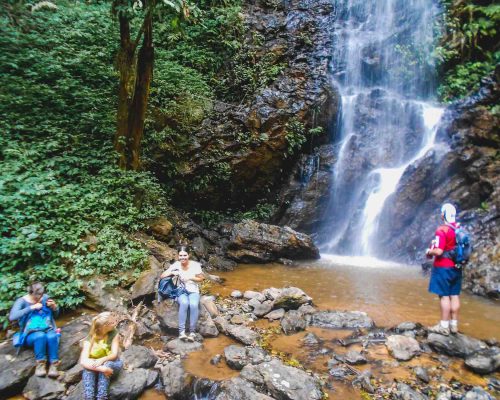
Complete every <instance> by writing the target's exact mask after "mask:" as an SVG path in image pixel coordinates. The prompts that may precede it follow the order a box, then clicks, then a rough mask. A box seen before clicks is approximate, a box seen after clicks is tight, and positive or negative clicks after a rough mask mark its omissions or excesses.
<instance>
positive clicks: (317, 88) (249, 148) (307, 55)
mask: <svg viewBox="0 0 500 400" xmlns="http://www.w3.org/2000/svg"><path fill="white" fill-rule="evenodd" d="M333 19H334V9H333V2H332V1H330V0H316V1H308V0H290V1H287V2H275V1H264V0H261V1H259V0H249V1H247V2H245V12H244V23H245V25H246V28H247V32H249V37H248V41H249V43H251V45H252V46H254V47H255V51H256V54H257V56H256V57H265V56H267V57H271V58H273V59H274V60H276V62H277V63H278V64H279V65H281V66H283V67H284V70H283V72H282V73H281V74H280V75H279V76H278V77H277V78H276V79H275V80H274V82H273V83H272V84H271V85H270V86H269V87H266V88H264V89H263V90H262V91H260V92H259V93H258V94H257V95H256V97H255V98H253V99H251V100H249V101H246V100H245V99H243V101H242V104H240V105H234V104H226V103H216V104H215V105H214V113H213V116H212V117H210V118H209V119H207V120H205V121H204V122H203V124H202V128H201V129H200V130H199V131H198V132H197V133H196V134H195V139H194V145H193V146H192V148H191V150H190V151H189V154H188V155H187V157H186V160H188V162H186V168H185V170H184V171H183V173H182V174H183V178H184V180H185V181H186V182H195V181H197V180H200V179H202V180H203V186H204V187H203V190H200V191H198V194H197V196H195V198H193V197H194V196H189V197H188V199H187V200H186V197H187V196H185V193H182V192H180V193H179V195H178V198H177V202H182V203H183V204H184V205H186V202H188V203H191V205H194V206H198V207H200V208H213V209H225V208H227V207H241V206H247V207H248V206H253V205H254V204H255V202H256V201H257V199H259V198H262V197H264V196H265V195H267V194H268V193H269V191H270V190H273V189H275V188H276V187H277V185H278V184H279V183H281V182H282V181H283V179H284V178H285V177H286V176H288V173H287V170H288V169H289V168H291V166H292V165H293V163H294V162H295V158H294V157H293V156H291V155H290V152H289V150H290V146H291V144H290V140H287V135H289V134H290V132H291V130H292V129H291V128H290V124H291V123H292V122H295V123H298V124H300V126H302V127H304V129H305V132H306V136H307V130H308V129H309V128H312V127H314V126H324V127H327V126H328V125H329V122H330V120H331V118H332V116H334V115H335V114H336V104H337V96H336V94H335V92H334V91H333V89H332V88H331V86H330V84H329V81H328V79H327V66H328V61H329V58H330V51H331V47H332V46H331V43H330V42H331V29H330V27H331V26H332V23H333ZM250 33H251V34H250ZM256 35H258V37H259V40H258V41H256V40H255V36H256ZM317 116H321V117H317ZM289 139H290V137H289Z"/></svg>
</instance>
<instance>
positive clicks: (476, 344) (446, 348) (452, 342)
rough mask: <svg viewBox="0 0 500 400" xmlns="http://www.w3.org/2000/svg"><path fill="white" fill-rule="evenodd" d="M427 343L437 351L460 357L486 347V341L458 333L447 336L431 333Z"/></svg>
mask: <svg viewBox="0 0 500 400" xmlns="http://www.w3.org/2000/svg"><path fill="white" fill-rule="evenodd" d="M427 343H428V344H429V346H431V347H432V349H434V351H436V352H438V353H444V354H447V355H449V356H454V357H461V358H465V357H468V356H470V355H472V354H474V353H476V352H478V351H480V350H485V349H486V348H487V347H488V346H487V345H486V343H484V342H482V341H481V340H478V339H474V338H471V337H469V336H466V335H462V334H460V333H458V334H456V335H449V336H444V335H439V334H437V333H431V334H430V335H429V336H428V337H427Z"/></svg>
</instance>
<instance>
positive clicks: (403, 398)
mask: <svg viewBox="0 0 500 400" xmlns="http://www.w3.org/2000/svg"><path fill="white" fill-rule="evenodd" d="M394 398H396V399H397V400H427V396H426V395H424V394H422V393H419V392H417V391H416V390H413V389H412V388H411V387H410V386H408V385H407V384H405V383H398V385H397V391H396V393H395V394H394Z"/></svg>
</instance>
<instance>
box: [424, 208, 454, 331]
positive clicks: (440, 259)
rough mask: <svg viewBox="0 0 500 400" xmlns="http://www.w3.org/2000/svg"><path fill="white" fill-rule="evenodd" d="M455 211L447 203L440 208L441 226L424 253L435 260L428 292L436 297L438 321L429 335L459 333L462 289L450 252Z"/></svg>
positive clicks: (452, 242)
mask: <svg viewBox="0 0 500 400" xmlns="http://www.w3.org/2000/svg"><path fill="white" fill-rule="evenodd" d="M456 214H457V211H456V209H455V207H454V206H453V205H452V204H450V203H446V204H443V206H442V207H441V220H442V222H443V223H442V224H441V225H440V226H439V227H438V228H437V230H436V234H435V239H434V240H433V241H432V243H433V244H432V246H431V247H430V248H429V249H427V251H426V253H425V254H426V255H427V257H429V258H430V257H434V263H433V268H432V274H431V279H430V282H429V292H431V293H435V294H437V295H438V296H439V306H440V310H441V321H440V322H439V323H438V324H437V325H435V326H432V327H430V328H429V331H430V332H435V333H440V334H442V335H449V334H450V332H451V333H457V332H458V311H459V309H460V298H459V295H460V291H461V289H462V269H461V268H460V267H457V266H455V261H454V260H453V258H452V252H453V250H454V249H455V246H456V235H455V229H457V227H458V224H457V223H456V220H455V218H456Z"/></svg>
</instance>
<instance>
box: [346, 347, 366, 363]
mask: <svg viewBox="0 0 500 400" xmlns="http://www.w3.org/2000/svg"><path fill="white" fill-rule="evenodd" d="M344 360H345V362H346V363H347V364H350V365H360V364H366V363H367V359H366V357H365V356H364V355H363V354H361V353H360V352H359V351H356V350H349V351H348V352H347V353H346V355H345V356H344Z"/></svg>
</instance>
